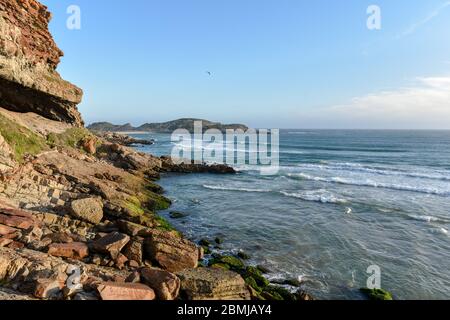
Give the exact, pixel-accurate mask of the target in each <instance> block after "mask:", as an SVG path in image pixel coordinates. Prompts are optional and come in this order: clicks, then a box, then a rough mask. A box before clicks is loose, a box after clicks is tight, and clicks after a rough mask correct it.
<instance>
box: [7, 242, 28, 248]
mask: <svg viewBox="0 0 450 320" xmlns="http://www.w3.org/2000/svg"><path fill="white" fill-rule="evenodd" d="M8 248H10V249H14V250H16V249H23V248H25V245H24V244H23V243H22V242H18V241H13V242H11V243H10V244H8Z"/></svg>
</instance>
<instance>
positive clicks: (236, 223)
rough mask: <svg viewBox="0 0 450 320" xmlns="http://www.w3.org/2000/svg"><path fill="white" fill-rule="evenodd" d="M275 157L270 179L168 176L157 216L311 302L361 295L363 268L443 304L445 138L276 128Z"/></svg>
mask: <svg viewBox="0 0 450 320" xmlns="http://www.w3.org/2000/svg"><path fill="white" fill-rule="evenodd" d="M134 136H136V137H138V138H147V139H148V138H154V139H156V143H155V145H153V146H137V148H138V149H139V150H141V151H145V152H148V153H152V154H155V155H167V154H170V153H171V150H172V148H173V146H174V144H173V143H172V142H171V141H170V135H167V134H149V135H141V134H138V135H134ZM279 156H280V170H279V172H278V174H276V175H274V176H263V175H261V174H260V172H259V171H257V170H255V168H254V167H250V166H249V167H245V166H242V167H238V168H237V169H238V170H239V173H238V174H236V175H212V174H191V175H180V174H168V175H165V176H164V177H163V179H162V180H161V181H160V184H161V186H162V187H164V189H165V190H166V195H167V196H168V197H169V198H171V199H172V200H173V202H174V203H173V206H172V207H171V209H170V210H168V211H164V212H161V214H162V215H163V216H165V217H167V218H168V219H169V220H170V221H171V223H172V224H173V225H174V226H175V227H177V228H178V229H180V230H181V231H183V232H184V233H185V234H186V236H187V237H189V238H191V239H192V240H194V241H198V240H200V239H202V238H210V239H214V238H215V237H217V236H218V237H221V238H223V239H224V244H223V245H221V248H220V249H218V250H219V251H220V252H222V251H224V252H233V253H236V252H238V251H239V250H243V251H244V252H246V253H248V254H250V256H251V259H250V260H249V261H248V262H249V263H250V264H254V265H263V266H265V267H266V268H268V269H269V270H270V274H269V279H272V280H273V281H277V279H292V278H294V279H300V280H301V281H302V288H303V289H305V290H307V291H308V292H310V293H312V294H313V295H314V296H316V297H317V298H319V299H360V298H361V297H362V296H361V294H360V292H359V288H361V287H365V286H366V283H367V279H368V277H369V276H370V275H371V274H368V273H367V269H368V268H369V267H370V266H378V267H379V268H380V271H381V286H382V287H383V288H384V289H386V290H388V291H390V292H392V294H393V295H394V297H395V298H397V299H450V268H449V266H450V234H449V230H450V131H352V130H282V131H281V132H280V152H279ZM170 211H181V212H184V213H186V214H188V216H187V217H185V218H183V219H170V218H169V212H170Z"/></svg>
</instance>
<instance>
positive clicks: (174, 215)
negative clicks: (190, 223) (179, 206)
mask: <svg viewBox="0 0 450 320" xmlns="http://www.w3.org/2000/svg"><path fill="white" fill-rule="evenodd" d="M169 215H170V217H171V218H172V219H182V218H185V217H187V216H189V215H188V214H187V213H183V212H179V211H171V212H170V213H169Z"/></svg>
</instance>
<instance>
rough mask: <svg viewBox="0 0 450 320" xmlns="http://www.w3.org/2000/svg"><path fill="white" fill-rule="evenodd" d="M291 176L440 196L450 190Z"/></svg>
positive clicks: (301, 174)
mask: <svg viewBox="0 0 450 320" xmlns="http://www.w3.org/2000/svg"><path fill="white" fill-rule="evenodd" d="M288 176H289V177H293V178H300V179H303V180H310V181H318V182H326V183H338V184H344V185H352V186H361V187H372V188H382V189H392V190H398V191H410V192H418V193H426V194H434V195H439V196H449V195H450V190H440V189H436V188H429V187H423V186H422V187H417V186H412V185H406V184H404V185H403V184H391V183H384V182H376V181H372V180H370V179H367V180H354V179H347V178H342V177H328V178H324V177H316V176H312V175H308V174H305V173H298V174H292V173H290V174H288Z"/></svg>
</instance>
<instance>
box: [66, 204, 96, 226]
mask: <svg viewBox="0 0 450 320" xmlns="http://www.w3.org/2000/svg"><path fill="white" fill-rule="evenodd" d="M70 208H71V214H72V216H74V217H75V218H77V219H80V220H84V221H87V222H89V223H92V224H98V223H100V222H101V221H102V219H103V203H102V201H101V200H100V199H98V198H87V199H80V200H74V201H72V203H71V205H70Z"/></svg>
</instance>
